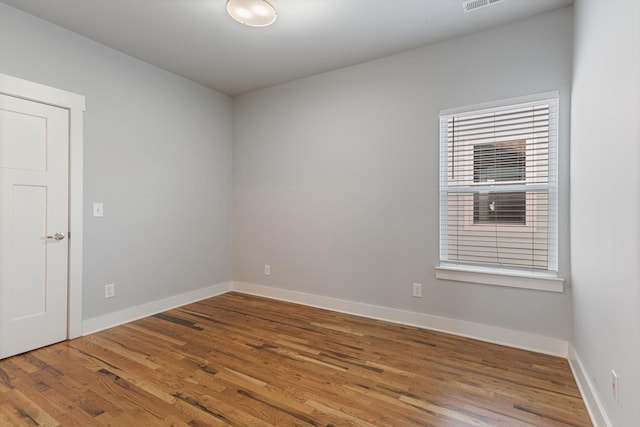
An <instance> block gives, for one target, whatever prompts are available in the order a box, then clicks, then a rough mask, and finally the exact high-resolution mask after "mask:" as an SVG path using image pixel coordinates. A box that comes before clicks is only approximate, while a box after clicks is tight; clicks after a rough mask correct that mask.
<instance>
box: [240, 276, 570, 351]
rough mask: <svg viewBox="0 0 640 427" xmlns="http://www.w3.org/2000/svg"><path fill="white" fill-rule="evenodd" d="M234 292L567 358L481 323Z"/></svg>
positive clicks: (539, 341) (261, 290) (534, 340)
mask: <svg viewBox="0 0 640 427" xmlns="http://www.w3.org/2000/svg"><path fill="white" fill-rule="evenodd" d="M233 290H234V291H237V292H241V293H245V294H251V295H258V296H262V297H266V298H272V299H277V300H282V301H289V302H293V303H296V304H302V305H308V306H312V307H318V308H324V309H327V310H332V311H337V312H340V313H347V314H353V315H356V316H362V317H367V318H370V319H377V320H384V321H387V322H393V323H399V324H402V325H410V326H416V327H419V328H424V329H431V330H434V331H440V332H446V333H448V334H452V335H458V336H462V337H467V338H473V339H477V340H481V341H486V342H490V343H494V344H500V345H506V346H509V347H515V348H520V349H524V350H530V351H535V352H538V353H545V354H551V355H554V356H560V357H567V351H568V342H567V341H565V340H562V339H558V338H551V337H545V336H542V335H536V334H532V333H529V332H522V331H515V330H513V329H505V328H499V327H496V326H489V325H482V324H479V323H473V322H466V321H462V320H456V319H450V318H446V317H439V316H433V315H430V314H424V313H416V312H412V311H405V310H399V309H395V308H388V307H382V306H377V305H371V304H364V303H359V302H354V301H347V300H341V299H337V298H330V297H323V296H319V295H312V294H307V293H303V292H297V291H292V290H287V289H280V288H273V287H269V286H262V285H256V284H252V283H245V282H234V284H233Z"/></svg>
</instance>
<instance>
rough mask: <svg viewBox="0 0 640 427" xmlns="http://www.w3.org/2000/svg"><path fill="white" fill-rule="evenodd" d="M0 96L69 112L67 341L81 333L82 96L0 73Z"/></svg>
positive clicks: (83, 102) (83, 101)
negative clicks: (51, 106)
mask: <svg viewBox="0 0 640 427" xmlns="http://www.w3.org/2000/svg"><path fill="white" fill-rule="evenodd" d="M0 93H1V94H4V95H9V96H13V97H17V98H22V99H26V100H29V101H35V102H40V103H43V104H48V105H54V106H56V107H61V108H64V109H67V110H69V121H70V122H69V232H70V233H71V239H70V241H69V277H68V292H69V296H68V298H69V300H68V301H69V308H68V321H67V338H69V339H71V338H76V337H79V336H80V335H81V331H82V254H83V252H82V242H83V239H82V217H83V214H82V191H83V184H82V180H83V177H82V174H83V112H84V110H85V99H84V96H82V95H77V94H75V93H72V92H67V91H64V90H60V89H56V88H52V87H49V86H45V85H41V84H39V83H34V82H30V81H28V80H23V79H19V78H17V77H13V76H9V75H7V74H1V73H0Z"/></svg>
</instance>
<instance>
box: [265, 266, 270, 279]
mask: <svg viewBox="0 0 640 427" xmlns="http://www.w3.org/2000/svg"><path fill="white" fill-rule="evenodd" d="M264 275H265V276H271V266H270V265H269V264H265V265H264Z"/></svg>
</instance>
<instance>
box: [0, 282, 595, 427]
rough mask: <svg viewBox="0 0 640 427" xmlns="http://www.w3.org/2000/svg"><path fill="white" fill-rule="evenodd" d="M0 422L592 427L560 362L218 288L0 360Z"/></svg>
mask: <svg viewBox="0 0 640 427" xmlns="http://www.w3.org/2000/svg"><path fill="white" fill-rule="evenodd" d="M0 425H2V426H32V425H41V426H57V425H67V426H159V425H168V426H192V427H199V426H226V425H230V426H251V427H253V426H256V427H260V426H307V425H311V426H325V427H328V426H335V427H338V426H358V427H363V426H394V427H395V426H530V425H534V426H589V425H591V423H590V422H589V418H588V415H587V412H586V409H585V406H584V404H583V402H582V399H581V398H580V395H579V392H578V389H577V387H576V384H575V381H574V379H573V377H572V375H571V371H570V369H569V366H568V363H567V361H566V360H564V359H562V358H557V357H552V356H546V355H542V354H538V353H532V352H528V351H523V350H516V349H512V348H508V347H502V346H498V345H493V344H487V343H483V342H480V341H474V340H470V339H465V338H460V337H455V336H451V335H447V334H442V333H437V332H431V331H426V330H422V329H418V328H413V327H407V326H400V325H394V324H390V323H385V322H380V321H374V320H369V319H363V318H360V317H354V316H349V315H345V314H340V313H334V312H330V311H326V310H320V309H315V308H310V307H305V306H300V305H295V304H290V303H284V302H279V301H274V300H268V299H264V298H258V297H254V296H249V295H243V294H239V293H229V294H225V295H222V296H218V297H215V298H210V299H208V300H204V301H201V302H198V303H194V304H190V305H188V306H184V307H182V308H179V309H174V310H170V311H168V312H165V313H162V314H158V315H156V316H152V317H149V318H145V319H141V320H138V321H135V322H133V323H129V324H127V325H123V326H119V327H116V328H113V329H110V330H107V331H103V332H100V333H96V334H93V335H90V336H86V337H83V338H79V339H76V340H73V341H70V342H65V343H61V344H56V345H53V346H50V347H47V348H43V349H40V350H36V351H33V352H30V353H25V354H23V355H19V356H15V357H12V358H9V359H5V360H2V361H0Z"/></svg>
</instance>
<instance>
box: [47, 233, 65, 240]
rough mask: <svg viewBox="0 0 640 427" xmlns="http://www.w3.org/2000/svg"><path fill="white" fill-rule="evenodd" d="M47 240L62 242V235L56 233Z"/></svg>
mask: <svg viewBox="0 0 640 427" xmlns="http://www.w3.org/2000/svg"><path fill="white" fill-rule="evenodd" d="M47 239H55V240H62V239H64V233H56V234H54V235H53V236H47Z"/></svg>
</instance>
